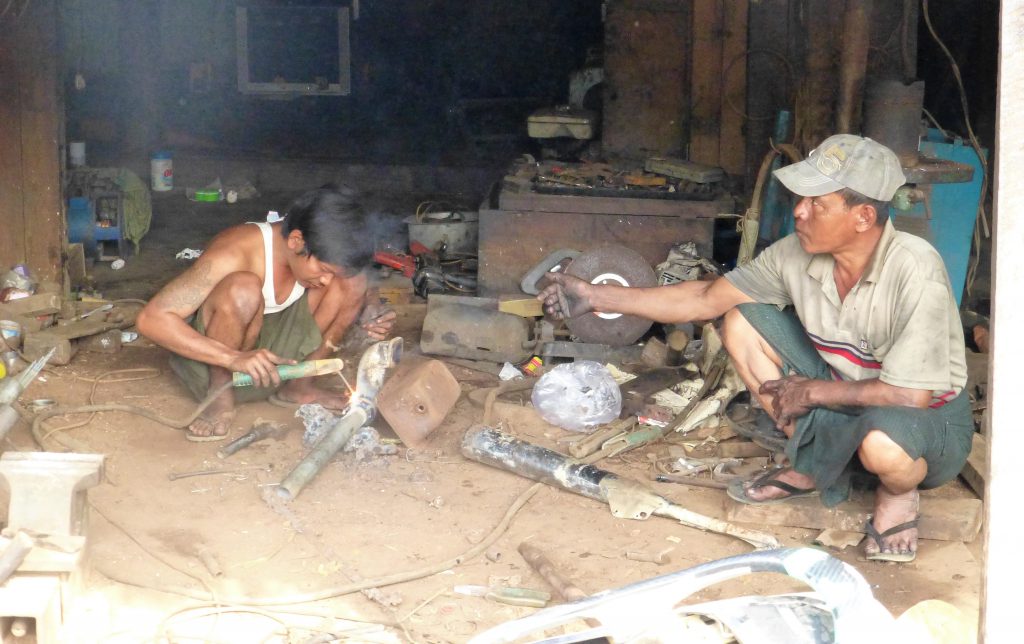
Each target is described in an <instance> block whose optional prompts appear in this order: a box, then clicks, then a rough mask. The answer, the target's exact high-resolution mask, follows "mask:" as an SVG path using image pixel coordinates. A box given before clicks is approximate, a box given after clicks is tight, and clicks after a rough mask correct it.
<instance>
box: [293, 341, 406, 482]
mask: <svg viewBox="0 0 1024 644" xmlns="http://www.w3.org/2000/svg"><path fill="white" fill-rule="evenodd" d="M401 357H402V338H392V339H391V340H385V341H382V342H377V343H375V344H373V345H372V346H371V347H370V348H369V349H367V350H366V351H365V352H364V353H363V357H362V358H360V360H359V368H358V370H357V371H356V390H355V391H354V392H353V393H352V398H351V399H350V400H349V407H348V412H346V413H345V415H344V416H342V417H341V418H339V419H338V420H337V421H336V422H335V423H334V425H333V426H332V427H331V428H330V429H329V430H327V434H326V435H324V437H323V438H322V439H320V442H319V443H317V444H316V447H314V448H313V450H312V451H311V452H310V453H309V454H307V455H306V458H304V459H302V461H301V462H300V463H299V464H298V465H296V466H295V469H293V470H292V471H291V473H290V474H288V476H287V477H285V479H284V480H283V481H281V485H279V486H278V488H277V494H278V496H279V497H281V498H282V499H284V500H286V501H291V500H292V499H294V498H295V497H297V496H298V495H299V493H300V492H301V491H302V489H303V488H304V487H305V486H306V485H307V484H308V483H309V482H310V481H312V480H313V477H315V476H316V475H317V474H319V473H320V470H322V469H323V468H324V466H325V465H327V463H328V461H330V460H331V459H332V458H333V457H334V455H335V454H337V453H338V450H340V449H341V448H342V447H344V446H345V443H347V442H348V440H349V439H350V438H351V437H352V434H353V433H355V431H356V430H357V429H359V428H360V427H362V426H363V425H365V424H366V423H368V422H370V421H371V420H372V419H373V417H374V416H375V415H376V411H377V408H376V405H375V400H376V399H377V392H378V391H379V390H380V387H381V385H382V384H384V375H385V374H386V373H387V370H388V368H389V367H393V366H395V365H396V364H398V361H399V360H400V359H401Z"/></svg>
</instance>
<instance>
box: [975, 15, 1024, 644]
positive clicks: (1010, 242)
mask: <svg viewBox="0 0 1024 644" xmlns="http://www.w3.org/2000/svg"><path fill="white" fill-rule="evenodd" d="M997 42H998V43H999V87H998V94H997V98H996V144H995V149H996V157H995V184H994V187H995V199H994V202H995V224H994V228H995V235H994V243H993V248H992V295H993V308H992V312H993V316H992V353H991V355H992V361H991V363H990V367H989V368H990V372H989V378H988V382H989V389H988V396H989V402H988V404H989V411H990V412H991V421H992V426H991V431H990V433H989V435H988V437H987V438H988V442H989V455H988V464H989V479H988V484H987V487H986V490H985V551H984V552H985V568H984V574H983V577H982V583H981V623H980V633H979V634H980V639H981V641H983V642H984V641H986V640H988V638H989V637H991V640H989V641H992V642H997V641H1003V638H1005V637H1007V634H1008V633H1014V632H1017V630H1018V628H1019V624H1020V598H1019V597H1017V593H1016V592H1015V591H1014V589H1015V588H1017V587H1018V585H1019V584H1020V580H1021V578H1022V575H1024V563H1022V561H1021V557H1020V532H1019V530H1020V507H1019V506H1020V482H1019V478H1018V477H1019V474H1020V469H1021V467H1020V458H1021V454H1024V432H1021V431H1020V400H1019V398H1020V392H1021V390H1022V388H1024V372H1022V371H1021V369H1020V365H1019V364H1018V362H1017V360H1018V358H1019V357H1020V356H1022V355H1024V334H1022V333H1021V332H1020V329H1021V328H1024V300H1022V299H1021V297H1020V296H1019V291H1020V284H1021V283H1024V256H1022V254H1021V252H1020V249H1021V248H1024V180H1022V178H1021V174H1020V169H1021V168H1022V167H1024V146H1022V145H1021V143H1020V142H1021V141H1022V140H1024V103H1021V101H1020V97H1021V95H1022V94H1024V0H1003V1H1002V2H1001V3H1000V16H999V38H998V40H997Z"/></svg>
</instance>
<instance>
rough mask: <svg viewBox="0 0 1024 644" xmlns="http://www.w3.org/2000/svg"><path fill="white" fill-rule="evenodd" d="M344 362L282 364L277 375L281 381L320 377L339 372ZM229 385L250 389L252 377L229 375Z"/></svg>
mask: <svg viewBox="0 0 1024 644" xmlns="http://www.w3.org/2000/svg"><path fill="white" fill-rule="evenodd" d="M344 366H345V362H344V361H343V360H342V359H341V358H330V359H327V360H307V361H306V362H300V363H298V364H282V365H278V366H277V374H278V375H279V376H281V380H295V379H296V378H308V377H310V376H322V375H325V374H328V373H337V372H340V371H341V369H342V367H344ZM231 384H232V385H234V386H235V387H251V386H252V384H253V380H252V376H250V375H249V374H247V373H242V372H240V371H236V372H235V373H233V374H231Z"/></svg>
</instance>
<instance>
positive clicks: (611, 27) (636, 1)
mask: <svg viewBox="0 0 1024 644" xmlns="http://www.w3.org/2000/svg"><path fill="white" fill-rule="evenodd" d="M607 7H608V11H607V16H606V18H605V29H604V70H605V72H604V73H605V80H604V113H603V115H602V119H603V122H602V141H601V142H602V148H603V150H604V152H605V154H608V155H612V156H620V157H625V158H632V159H643V158H645V157H647V156H651V155H670V156H678V155H680V154H682V152H683V146H684V145H685V143H686V141H687V139H688V136H689V101H688V100H687V95H688V93H689V91H690V67H691V65H690V42H689V41H690V20H691V17H692V16H691V4H690V3H689V2H678V1H675V2H665V1H663V0H619V1H617V2H610V3H608V4H607Z"/></svg>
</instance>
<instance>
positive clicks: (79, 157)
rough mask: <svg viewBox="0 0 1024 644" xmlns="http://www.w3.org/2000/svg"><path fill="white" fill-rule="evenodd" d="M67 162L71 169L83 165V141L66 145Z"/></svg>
mask: <svg viewBox="0 0 1024 644" xmlns="http://www.w3.org/2000/svg"><path fill="white" fill-rule="evenodd" d="M68 161H69V162H70V163H71V167H73V168H80V167H82V166H84V165H85V141H72V142H71V143H70V144H68Z"/></svg>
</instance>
